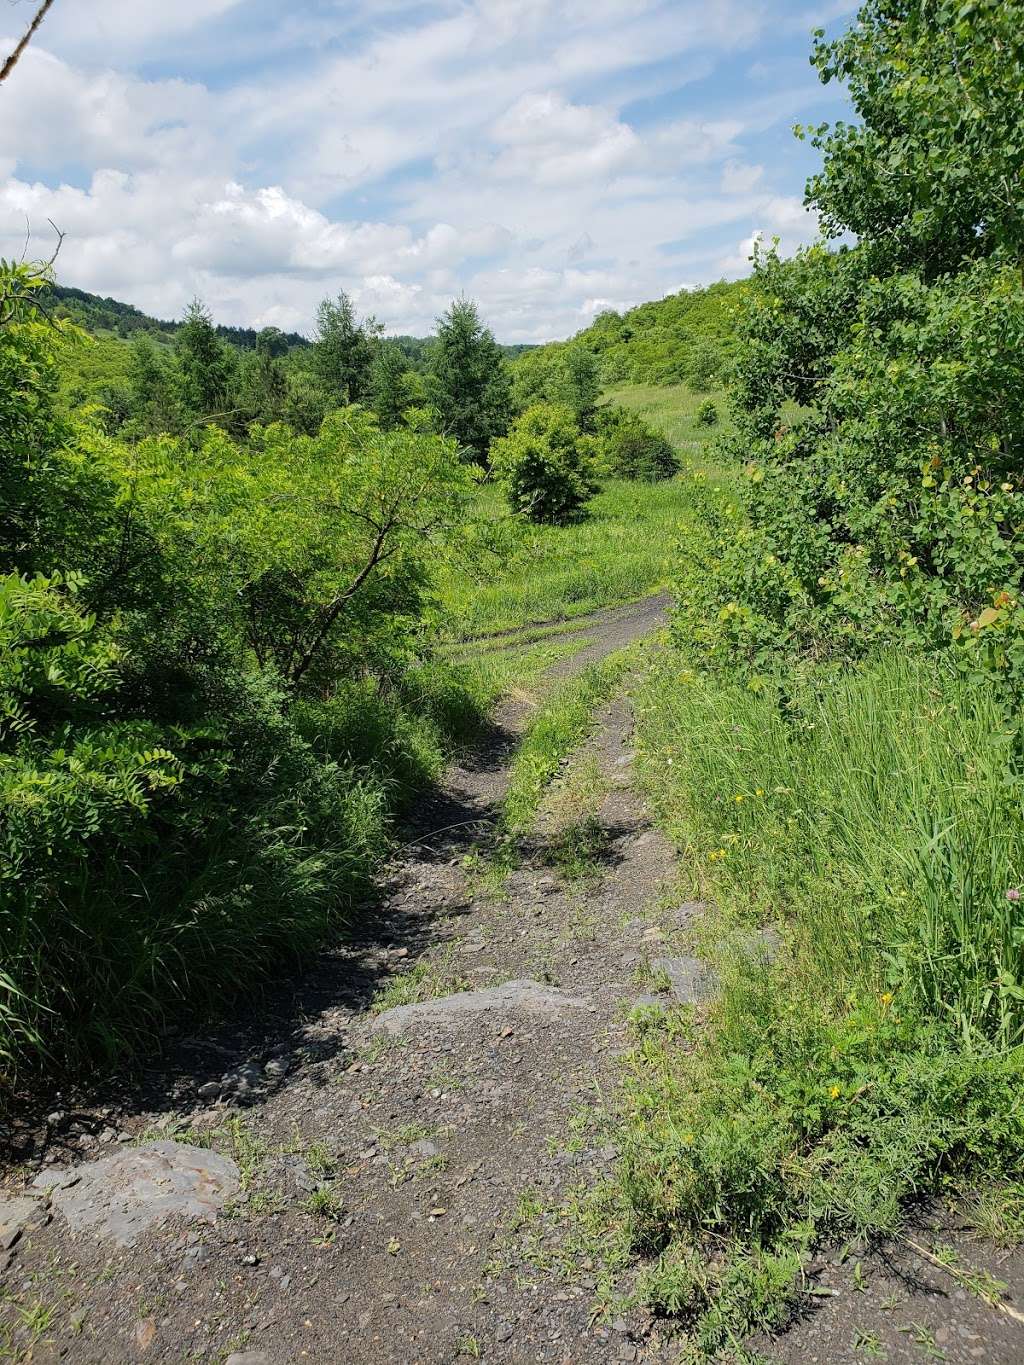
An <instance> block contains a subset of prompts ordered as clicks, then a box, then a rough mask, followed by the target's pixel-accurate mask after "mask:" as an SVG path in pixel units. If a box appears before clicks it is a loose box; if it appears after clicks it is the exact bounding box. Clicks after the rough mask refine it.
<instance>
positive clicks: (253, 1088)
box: [221, 1062, 265, 1098]
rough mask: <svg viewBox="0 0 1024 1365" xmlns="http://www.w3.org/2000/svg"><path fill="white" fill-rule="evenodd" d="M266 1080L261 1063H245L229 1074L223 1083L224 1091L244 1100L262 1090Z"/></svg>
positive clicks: (223, 1079) (225, 1076)
mask: <svg viewBox="0 0 1024 1365" xmlns="http://www.w3.org/2000/svg"><path fill="white" fill-rule="evenodd" d="M264 1080H265V1077H264V1075H263V1068H262V1067H261V1066H260V1064H259V1062H244V1063H243V1064H242V1065H241V1066H239V1067H236V1068H235V1070H234V1071H229V1072H227V1073H226V1074H225V1075H224V1077H223V1078H222V1082H221V1083H222V1086H223V1089H224V1090H227V1091H230V1092H231V1093H232V1094H235V1095H239V1096H241V1097H243V1098H244V1097H245V1096H247V1095H254V1094H256V1092H257V1091H259V1090H260V1089H262V1087H263V1083H264Z"/></svg>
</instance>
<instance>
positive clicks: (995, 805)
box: [589, 655, 1024, 1356]
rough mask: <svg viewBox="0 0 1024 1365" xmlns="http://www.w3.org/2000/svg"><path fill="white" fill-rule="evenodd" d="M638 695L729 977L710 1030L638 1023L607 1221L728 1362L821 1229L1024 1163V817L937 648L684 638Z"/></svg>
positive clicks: (706, 926)
mask: <svg viewBox="0 0 1024 1365" xmlns="http://www.w3.org/2000/svg"><path fill="white" fill-rule="evenodd" d="M637 707H638V733H639V742H640V748H639V770H640V773H641V775H642V780H643V782H644V784H645V787H646V790H647V792H648V795H649V797H650V799H651V801H652V803H653V804H654V806H655V809H656V811H657V813H658V815H659V817H660V819H661V820H662V821H663V822H664V823H665V825H666V827H667V829H668V830H669V832H670V833H671V834H672V836H673V838H674V840H675V842H676V843H677V845H678V846H679V848H680V850H681V851H682V852H683V854H684V864H683V865H684V866H685V867H689V868H690V869H692V875H693V880H694V886H695V889H696V890H698V891H700V892H701V893H703V894H704V895H705V896H706V897H708V898H709V900H710V901H711V903H712V908H711V909H710V910H709V911H708V913H707V914H706V915H705V917H704V919H703V922H702V923H701V924H700V925H699V927H698V929H697V931H696V938H697V943H698V946H699V950H700V951H701V953H702V954H703V955H704V956H706V957H707V958H708V959H710V961H711V962H712V963H713V964H714V966H715V968H716V969H717V971H718V974H719V979H720V990H719V992H718V995H717V997H716V999H715V1001H714V1002H713V1003H712V1004H711V1006H710V1007H709V1009H708V1012H707V1015H706V1017H705V1018H704V1019H702V1020H701V1023H700V1026H699V1027H698V1028H693V1027H692V1026H691V1025H690V1024H688V1023H687V1021H686V1019H685V1017H684V1019H682V1020H680V1019H678V1018H673V1017H672V1016H671V1015H669V1016H665V1017H664V1018H663V1019H662V1020H660V1021H659V1020H658V1019H647V1020H644V1021H638V1027H639V1030H640V1032H639V1035H638V1040H637V1046H636V1049H635V1052H634V1054H633V1057H632V1062H631V1067H630V1071H629V1075H628V1079H627V1083H626V1088H625V1094H624V1097H623V1105H622V1122H621V1128H620V1133H619V1142H620V1148H621V1152H622V1159H621V1162H620V1166H619V1170H618V1173H617V1177H616V1179H615V1181H614V1182H612V1184H611V1185H610V1186H609V1187H607V1188H605V1189H604V1190H603V1191H600V1192H599V1193H598V1194H597V1195H596V1196H595V1198H594V1200H593V1201H592V1203H591V1208H590V1210H589V1216H590V1219H591V1227H592V1229H596V1230H597V1231H598V1232H599V1233H600V1236H601V1237H602V1239H603V1240H604V1242H605V1247H606V1252H607V1254H608V1255H609V1257H611V1258H612V1259H613V1260H615V1261H616V1262H617V1263H618V1265H619V1266H620V1267H621V1266H624V1265H625V1264H627V1263H628V1262H629V1261H631V1260H632V1259H634V1258H636V1257H637V1256H640V1257H642V1258H643V1259H644V1261H645V1270H644V1273H643V1275H642V1278H641V1293H642V1295H643V1296H645V1297H646V1298H647V1299H648V1301H649V1302H650V1303H651V1304H652V1305H653V1306H655V1307H656V1308H657V1309H659V1310H661V1311H665V1312H670V1313H673V1314H679V1315H681V1316H682V1317H683V1318H684V1320H685V1321H686V1322H687V1323H688V1325H689V1330H690V1332H691V1345H692V1346H693V1349H694V1353H695V1354H696V1355H698V1356H702V1355H714V1354H716V1353H717V1352H719V1351H721V1350H723V1349H724V1348H727V1347H730V1346H738V1345H739V1344H740V1343H741V1342H742V1340H743V1337H744V1335H745V1334H746V1333H748V1332H749V1331H751V1330H752V1329H754V1328H761V1327H767V1326H771V1325H773V1324H775V1323H777V1322H778V1321H779V1320H780V1318H781V1316H782V1315H783V1314H784V1312H785V1311H786V1307H787V1304H788V1303H789V1302H791V1300H792V1299H793V1298H794V1297H795V1296H797V1295H798V1292H799V1289H798V1286H799V1276H798V1270H799V1267H800V1265H801V1263H802V1262H803V1260H804V1259H806V1258H807V1256H808V1255H809V1254H810V1251H811V1249H812V1247H814V1246H815V1245H816V1244H820V1243H821V1242H822V1241H827V1240H828V1239H830V1238H835V1237H841V1238H843V1239H846V1238H849V1237H851V1236H852V1237H855V1238H856V1237H863V1236H867V1235H869V1234H877V1233H891V1232H894V1231H896V1230H898V1229H899V1227H900V1225H901V1220H902V1218H903V1215H904V1210H905V1208H906V1206H907V1204H908V1202H909V1201H911V1200H913V1199H914V1198H915V1197H917V1196H919V1195H921V1194H923V1193H929V1192H934V1191H936V1190H938V1189H944V1188H948V1187H950V1186H951V1185H952V1186H957V1185H962V1184H963V1183H964V1182H977V1181H979V1180H981V1179H983V1178H985V1177H997V1178H1003V1179H1014V1178H1016V1175H1018V1174H1019V1159H1020V1152H1021V1150H1022V1148H1024V1113H1022V1110H1021V1106H1020V1103H1019V1094H1020V1090H1021V1083H1022V1081H1024V992H1022V991H1021V989H1020V986H1019V984H1018V983H1019V982H1020V981H1021V977H1022V975H1024V919H1022V916H1021V915H1020V902H1018V901H1017V900H1016V899H1015V897H1016V891H1017V887H1018V885H1019V883H1020V880H1021V877H1022V875H1024V819H1022V815H1021V807H1020V791H1019V788H1018V786H1017V785H1016V783H1015V781H1013V780H1012V779H1011V776H1010V773H1011V768H1010V766H1009V763H1008V746H1009V738H1010V737H1009V736H1008V735H1007V733H1006V728H1005V725H1004V722H1003V718H1002V714H1001V712H1000V711H999V710H998V709H997V708H996V707H995V706H994V705H993V704H992V701H991V698H990V696H989V695H988V694H987V693H986V692H985V691H984V690H981V691H979V690H977V689H976V688H975V687H974V686H973V685H969V684H967V683H965V682H964V681H963V680H961V679H960V678H959V677H958V676H956V675H955V674H953V673H951V672H950V673H946V672H944V671H943V670H942V668H941V667H938V666H936V664H935V662H934V661H922V660H919V659H914V658H909V657H905V656H895V655H893V656H886V657H884V658H879V659H877V660H875V661H873V662H872V663H871V664H870V665H868V666H865V667H864V668H863V669H862V670H860V671H858V672H856V673H851V674H847V675H840V674H838V673H835V672H830V673H827V674H826V673H823V672H821V671H812V672H809V673H806V674H804V675H801V676H796V675H791V676H789V677H788V678H787V679H786V681H785V682H784V683H779V684H777V685H773V686H767V687H763V688H762V689H761V690H759V691H752V690H750V689H749V688H747V687H745V686H743V685H742V684H741V683H739V682H729V681H728V680H726V681H723V680H722V679H721V678H713V677H710V676H705V675H702V674H700V673H697V672H695V671H693V670H692V669H690V668H687V667H686V666H685V664H684V662H683V661H682V659H681V658H680V657H679V656H677V655H668V656H666V657H664V658H663V659H662V660H661V661H660V663H658V664H657V665H656V666H655V668H654V669H653V671H652V672H651V673H650V675H649V676H648V677H647V679H646V681H645V683H644V685H643V686H642V687H641V688H640V689H639V692H638V695H637ZM1008 892H1009V893H1010V895H1009V896H1008V895H1007V893H1008ZM765 923H772V924H774V925H776V926H777V927H778V929H779V931H780V936H781V947H780V949H779V951H778V954H777V956H776V957H775V960H774V961H768V960H766V957H765V954H763V953H761V952H755V951H751V942H752V941H751V938H750V930H751V928H752V927H753V926H755V925H761V924H765Z"/></svg>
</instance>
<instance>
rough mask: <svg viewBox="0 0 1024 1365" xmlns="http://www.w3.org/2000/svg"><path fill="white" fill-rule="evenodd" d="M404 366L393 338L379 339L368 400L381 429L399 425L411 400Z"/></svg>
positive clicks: (371, 373)
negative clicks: (390, 339)
mask: <svg viewBox="0 0 1024 1365" xmlns="http://www.w3.org/2000/svg"><path fill="white" fill-rule="evenodd" d="M408 373H409V372H408V366H407V365H406V363H405V356H404V355H403V354H402V352H401V349H400V348H399V347H398V346H397V345H395V343H394V342H393V341H384V340H382V341H381V342H380V343H379V344H378V346H377V348H376V353H375V355H374V357H373V365H372V366H371V369H370V385H369V389H370V403H371V405H372V407H373V410H374V412H375V413H376V414H377V416H378V418H379V419H380V424H381V426H382V427H383V428H384V430H385V431H391V430H393V429H394V428H395V427H397V426H399V425H400V424H401V421H402V414H403V413H404V412H405V410H406V408H407V407H409V405H410V402H411V401H412V400H411V396H410V392H409V383H408Z"/></svg>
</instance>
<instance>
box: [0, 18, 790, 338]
mask: <svg viewBox="0 0 1024 1365" xmlns="http://www.w3.org/2000/svg"><path fill="white" fill-rule="evenodd" d="M785 8H786V7H785V5H784V4H783V0H763V3H761V4H759V5H757V6H750V5H749V4H746V3H744V4H740V3H738V0H722V3H720V4H716V5H715V6H707V5H702V4H698V3H696V0H432V3H431V4H430V5H427V6H425V5H423V4H421V3H418V0H416V2H414V0H373V3H371V0H352V3H346V4H342V3H340V0H322V2H321V3H316V4H314V3H312V0H297V3H296V4H295V5H293V6H288V7H282V6H280V5H279V4H276V3H274V2H273V0H246V3H245V5H244V6H243V5H242V3H241V0H176V3H175V5H173V6H169V5H166V4H164V3H162V0H161V2H160V3H158V0H137V3H135V4H133V5H132V6H129V7H125V6H124V5H122V4H120V3H119V0H95V3H94V4H92V5H90V6H89V7H88V10H84V9H82V8H81V7H76V6H65V7H64V9H63V12H61V9H60V7H57V8H55V10H54V22H52V23H51V22H49V21H48V23H47V26H46V28H45V30H44V31H43V32H42V33H41V35H40V39H39V41H37V43H36V44H35V45H34V46H33V47H32V48H30V49H29V51H28V52H27V53H26V56H25V58H24V59H23V61H22V63H21V65H20V66H19V68H18V69H17V71H16V72H15V73H14V76H13V77H12V78H11V81H10V83H9V85H8V87H7V88H6V90H5V118H4V120H3V122H2V123H0V251H6V252H7V253H8V254H10V252H11V250H12V249H13V248H15V247H17V249H20V242H21V240H22V238H23V235H24V224H25V219H26V217H27V218H28V219H29V221H30V223H31V224H32V225H33V226H34V228H35V229H36V230H40V231H43V230H45V220H46V218H47V217H49V218H52V219H53V220H54V221H55V222H57V223H58V224H59V225H60V227H61V229H62V230H64V231H65V232H66V233H67V240H66V244H65V247H64V250H63V252H62V255H61V266H62V275H63V278H64V279H65V280H66V281H67V282H69V283H74V284H77V285H79V286H81V287H83V288H88V289H94V290H97V291H98V292H102V293H105V294H107V293H109V294H113V295H114V296H120V297H124V298H128V299H129V300H130V301H132V302H134V303H137V304H138V305H139V306H141V307H144V308H147V309H150V310H151V311H154V312H156V313H158V314H159V315H161V316H168V315H174V314H178V313H180V311H181V308H182V307H183V306H184V304H185V303H186V302H187V300H188V299H189V297H191V296H192V295H193V294H194V293H199V294H201V295H202V296H203V297H205V298H206V300H207V302H208V303H209V304H210V306H211V307H212V308H213V309H214V311H215V312H216V313H217V315H218V316H219V317H221V318H222V319H223V320H224V321H229V322H252V323H256V324H260V323H264V322H273V323H276V324H277V325H279V326H287V327H299V328H303V327H308V325H309V324H310V322H311V320H312V317H313V314H314V311H315V306H316V303H317V301H318V299H319V298H320V297H322V296H323V295H324V294H325V293H333V292H336V290H337V289H339V288H345V289H347V290H348V291H349V292H350V293H351V294H352V296H353V298H354V299H355V301H356V303H357V306H358V307H360V308H361V309H365V310H366V311H372V312H375V313H377V314H378V315H380V316H381V317H382V318H383V319H384V320H385V321H386V323H387V324H388V325H389V327H390V328H391V329H392V330H396V331H423V330H426V329H428V328H430V327H431V326H432V324H433V320H434V318H435V317H436V316H437V314H438V313H439V312H440V311H442V310H443V308H444V307H445V306H446V305H447V303H448V301H449V300H450V299H451V297H452V296H453V294H455V293H458V292H460V291H464V292H466V293H467V294H470V295H472V296H473V297H476V298H478V299H479V301H480V303H481V306H482V308H483V310H484V312H485V313H486V314H487V316H488V318H489V320H490V321H491V322H492V324H493V325H494V326H495V328H496V330H497V331H498V333H499V335H501V336H502V337H504V338H507V339H509V340H544V339H547V338H549V337H552V336H558V335H565V334H567V333H569V332H571V331H573V330H576V329H577V328H578V327H580V326H582V325H584V324H585V323H586V322H587V321H588V320H589V319H590V318H591V317H592V316H593V315H594V314H595V313H596V312H599V311H601V310H602V309H603V308H606V307H616V308H623V307H626V306H628V305H629V304H631V303H635V302H640V301H642V300H643V299H645V298H650V297H657V296H659V295H661V294H664V293H666V292H668V291H670V290H672V289H674V288H677V287H678V280H679V278H680V271H683V272H685V275H686V278H688V279H692V280H694V281H700V280H702V279H703V280H710V279H712V278H715V277H717V276H718V275H719V274H721V273H723V272H724V273H727V274H737V273H742V272H743V271H744V270H745V269H746V268H747V262H746V260H745V257H744V258H743V260H742V262H741V260H740V258H741V255H742V253H743V251H744V250H745V245H747V244H749V238H750V234H751V233H753V232H754V231H757V230H760V231H763V232H764V233H766V234H767V235H769V236H770V235H772V234H773V233H780V234H782V236H783V238H784V240H785V242H786V243H787V245H788V246H790V247H791V246H792V245H795V244H797V243H798V242H800V241H806V240H809V239H810V238H811V237H813V235H814V226H815V225H814V221H813V219H812V218H811V217H809V216H808V215H807V214H806V212H805V210H804V209H803V205H802V203H801V201H800V199H799V198H798V197H796V196H795V195H794V194H793V193H792V190H793V189H794V184H795V183H799V181H796V182H794V178H793V176H792V175H791V174H789V173H786V174H782V173H781V172H780V171H779V169H778V167H777V166H774V165H773V164H772V157H771V151H772V147H771V146H769V147H768V148H767V151H766V146H765V131H766V129H767V130H771V131H770V133H769V134H768V136H769V139H771V140H773V141H774V142H775V143H777V142H778V141H779V133H780V131H781V125H780V124H779V120H780V119H782V118H783V117H788V115H789V112H790V109H791V106H792V104H793V101H794V98H795V96H794V94H793V91H792V89H790V88H788V87H787V88H785V89H783V88H781V87H780V89H779V91H778V99H777V109H776V112H775V114H773V113H772V108H773V106H772V103H771V100H772V96H771V92H766V91H765V90H764V89H759V90H758V94H757V99H756V100H755V101H750V100H749V99H748V96H747V91H746V86H745V81H746V77H745V71H746V69H747V68H748V67H749V65H750V55H751V48H752V45H753V44H754V43H755V42H756V43H757V44H758V48H759V50H760V48H761V47H764V46H765V45H766V44H767V43H768V40H769V38H770V36H771V34H772V32H773V29H776V28H779V26H780V25H779V19H780V15H781V14H782V12H783V11H784V10H785ZM243 10H244V15H243ZM285 10H286V11H287V12H284V11H285ZM58 15H59V16H60V18H59V22H57V16H58ZM769 55H770V54H769ZM730 63H732V65H731V66H730ZM737 72H740V73H741V74H740V75H739V76H737V74H736V73H737ZM711 73H718V78H717V80H718V83H717V85H716V84H714V83H713V84H712V85H710V86H709V84H708V78H709V76H710V74H711ZM700 79H703V82H704V84H703V87H702V89H701V90H699V91H698V90H696V84H697V82H698V81H699V80H700ZM730 81H733V82H735V86H734V88H732V87H730V86H729V82H730ZM691 84H693V85H694V93H693V94H692V96H689V95H687V94H686V93H685V92H686V91H688V90H689V89H690V86H691ZM727 90H730V91H731V93H730V97H729V98H725V94H726V92H727ZM759 139H760V141H759ZM783 169H784V168H783ZM743 234H745V237H746V239H747V240H746V241H745V244H744V245H736V244H737V243H739V242H740V238H741V235H743Z"/></svg>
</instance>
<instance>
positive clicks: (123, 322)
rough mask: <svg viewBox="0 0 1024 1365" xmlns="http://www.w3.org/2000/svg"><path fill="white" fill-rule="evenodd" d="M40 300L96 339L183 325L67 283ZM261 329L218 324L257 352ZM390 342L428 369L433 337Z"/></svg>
mask: <svg viewBox="0 0 1024 1365" xmlns="http://www.w3.org/2000/svg"><path fill="white" fill-rule="evenodd" d="M40 298H41V301H42V303H43V304H44V306H50V307H52V309H53V310H54V311H55V312H56V313H57V315H58V316H59V317H67V318H70V319H71V321H72V322H75V323H77V324H78V326H79V327H82V328H83V329H84V330H85V331H87V332H90V333H92V334H93V335H94V336H95V335H104V334H106V333H110V334H112V335H113V336H115V337H119V338H120V339H121V340H122V341H130V340H131V338H132V337H133V336H135V335H136V334H137V333H139V332H146V333H148V334H149V335H150V336H152V337H155V338H157V340H162V341H164V342H166V343H168V344H169V343H170V342H171V341H173V340H174V334H175V332H177V330H178V328H179V327H180V326H181V325H182V324H181V323H180V322H169V321H166V320H164V319H162V318H154V317H150V315H149V314H148V313H144V312H143V311H142V309H141V308H136V307H135V305H134V304H132V303H122V302H121V301H120V300H119V299H112V298H109V297H107V296H104V295H101V294H90V293H89V291H88V290H87V289H75V288H74V287H73V286H71V285H67V284H51V285H48V286H47V287H46V289H45V290H44V291H43V292H42V294H41V295H40ZM261 330H262V329H261V328H259V327H224V326H222V325H221V324H219V323H218V324H217V335H218V336H219V337H221V338H222V339H223V340H224V341H228V342H230V343H231V345H232V346H237V347H238V349H239V350H241V351H252V350H255V348H256V338H257V337H258V336H259V334H260V331H261ZM281 335H282V336H283V337H284V339H285V341H286V342H287V343H288V345H289V346H290V347H294V348H301V347H304V346H309V345H311V342H310V339H309V337H305V336H303V335H302V334H301V333H300V332H282V333H281ZM389 340H391V341H393V342H395V343H396V344H397V345H398V346H399V347H400V349H401V350H402V352H403V354H404V355H405V357H406V359H407V360H408V361H409V363H410V364H411V366H412V368H413V369H423V368H424V367H425V364H426V357H427V351H428V349H429V347H430V345H431V342H432V341H433V337H414V336H395V337H391V338H389ZM499 345H501V343H500V342H499ZM501 349H502V350H503V351H504V352H505V354H506V355H507V356H508V357H509V359H513V358H514V357H515V356H517V355H521V354H522V353H523V352H524V351H529V350H532V349H534V348H533V347H532V346H531V345H529V344H518V345H508V346H505V345H502V346H501Z"/></svg>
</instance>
